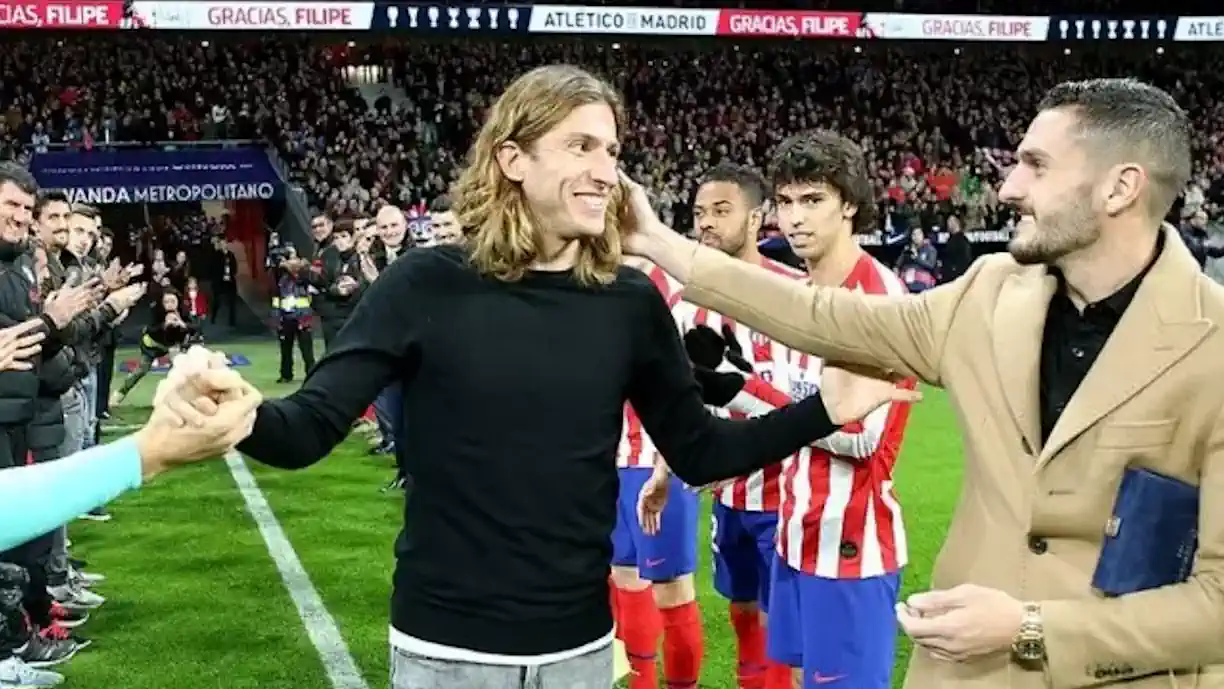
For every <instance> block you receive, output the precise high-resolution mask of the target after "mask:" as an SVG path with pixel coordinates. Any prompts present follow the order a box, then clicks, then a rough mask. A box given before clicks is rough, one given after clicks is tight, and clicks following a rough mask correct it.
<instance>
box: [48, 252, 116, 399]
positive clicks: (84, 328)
mask: <svg viewBox="0 0 1224 689" xmlns="http://www.w3.org/2000/svg"><path fill="white" fill-rule="evenodd" d="M47 272H49V273H50V279H49V280H48V284H47V285H45V290H44V291H50V290H57V289H60V288H61V287H63V286H64V285H65V284H69V283H71V284H73V285H78V284H81V283H83V282H85V281H86V280H88V279H89V278H90V277H92V275H93V271H92V270H91V269H90V267H89V266H86V265H84V264H82V263H81V261H80V260H79V259H78V258H77V257H76V256H73V255H72V254H71V253H70V252H68V251H59V252H53V251H48V252H47ZM118 315H119V314H118V312H117V311H115V309H114V308H113V307H112V306H111V305H110V304H106V303H103V304H101V305H99V306H98V307H97V308H94V309H90V310H89V311H86V312H85V313H82V314H81V315H79V316H77V317H76V318H73V319H72V320H71V321H70V322H69V323H68V324H67V325H65V326H64V327H63V329H61V331H60V337H59V339H60V341H61V342H63V343H64V345H65V346H66V347H71V348H72V350H73V360H74V362H75V368H76V374H77V378H84V377H85V375H86V374H88V373H89V369H90V367H91V366H93V365H95V364H97V363H98V362H99V361H101V359H102V355H101V350H100V348H99V346H98V343H99V341H100V340H101V339H102V337H103V335H104V334H105V333H106V332H107V330H109V329H110V327H111V323H112V322H114V320H115V318H117V317H118Z"/></svg>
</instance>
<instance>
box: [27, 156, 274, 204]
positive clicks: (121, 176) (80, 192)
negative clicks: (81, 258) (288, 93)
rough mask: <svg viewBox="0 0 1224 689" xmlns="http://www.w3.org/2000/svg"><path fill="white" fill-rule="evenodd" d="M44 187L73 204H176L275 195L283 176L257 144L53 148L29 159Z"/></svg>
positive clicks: (268, 197) (39, 183) (40, 184)
mask: <svg viewBox="0 0 1224 689" xmlns="http://www.w3.org/2000/svg"><path fill="white" fill-rule="evenodd" d="M30 171H31V172H32V173H34V179H36V180H38V185H39V186H40V187H42V188H44V189H59V190H62V191H64V192H65V193H66V194H67V195H68V198H69V200H71V201H72V202H73V203H88V204H91V205H109V204H115V203H174V202H180V201H231V200H240V199H271V198H274V197H276V196H277V195H278V194H279V193H280V191H281V182H280V178H279V177H278V176H277V174H276V170H275V169H273V168H272V165H271V163H269V162H268V157H267V155H265V154H264V152H263V151H262V150H260V149H258V148H255V147H246V148H222V149H202V148H188V149H180V150H170V151H166V150H148V149H112V150H94V151H83V150H73V151H51V152H48V153H39V154H36V155H35V156H34V157H33V159H32V160H31V161H30Z"/></svg>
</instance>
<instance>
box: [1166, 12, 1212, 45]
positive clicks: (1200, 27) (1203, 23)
mask: <svg viewBox="0 0 1224 689" xmlns="http://www.w3.org/2000/svg"><path fill="white" fill-rule="evenodd" d="M1173 40H1175V41H1224V17H1182V18H1181V19H1178V20H1177V30H1176V31H1174V32H1173Z"/></svg>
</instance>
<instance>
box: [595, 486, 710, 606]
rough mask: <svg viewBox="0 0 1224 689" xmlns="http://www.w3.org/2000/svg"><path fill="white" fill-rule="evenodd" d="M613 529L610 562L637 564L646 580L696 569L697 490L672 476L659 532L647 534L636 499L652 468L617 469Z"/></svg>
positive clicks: (639, 574) (639, 572)
mask: <svg viewBox="0 0 1224 689" xmlns="http://www.w3.org/2000/svg"><path fill="white" fill-rule="evenodd" d="M619 471H620V497H619V498H617V509H616V530H615V531H613V532H612V565H613V566H614V567H637V570H638V576H640V577H642V578H643V579H645V580H647V581H659V582H662V581H671V580H673V579H676V578H678V577H681V576H683V575H685V574H692V573H693V572H695V571H697V514H698V509H699V508H700V503H699V501H698V498H697V494H696V493H694V492H693V491H691V490H689V487H688V486H686V485H684V482H683V481H681V480H680V479H678V478H676V477H675V476H673V477H672V480H671V489H670V490H669V491H668V494H667V507H664V508H663V518H662V521H661V524H660V528H659V533H658V534H657V535H655V536H647V535H646V534H644V533H642V527H641V525H640V524H638V518H637V501H638V494H639V493H641V492H642V486H644V485H645V484H646V481H647V479H649V478H650V474H651V472H653V471H654V470H653V469H651V468H649V467H643V468H629V469H620V470H619Z"/></svg>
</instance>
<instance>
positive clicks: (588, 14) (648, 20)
mask: <svg viewBox="0 0 1224 689" xmlns="http://www.w3.org/2000/svg"><path fill="white" fill-rule="evenodd" d="M529 30H530V31H531V32H532V33H566V34H638V35H644V36H713V35H714V34H715V33H717V31H718V10H684V9H664V8H649V7H602V6H580V5H536V6H534V7H533V8H532V10H531V24H530V26H529Z"/></svg>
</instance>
